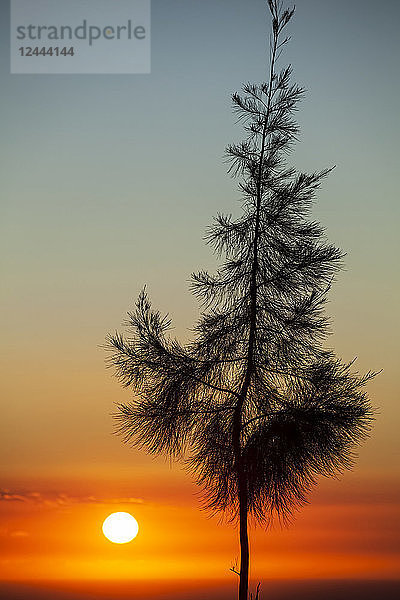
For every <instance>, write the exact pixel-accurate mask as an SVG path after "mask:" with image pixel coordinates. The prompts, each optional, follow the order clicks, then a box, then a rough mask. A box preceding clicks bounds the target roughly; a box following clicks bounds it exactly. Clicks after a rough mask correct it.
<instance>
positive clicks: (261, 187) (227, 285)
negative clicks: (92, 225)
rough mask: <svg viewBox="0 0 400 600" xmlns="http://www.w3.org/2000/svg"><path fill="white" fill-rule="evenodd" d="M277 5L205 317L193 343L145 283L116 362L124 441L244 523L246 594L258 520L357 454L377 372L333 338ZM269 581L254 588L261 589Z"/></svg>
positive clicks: (243, 598) (196, 286) (311, 182)
mask: <svg viewBox="0 0 400 600" xmlns="http://www.w3.org/2000/svg"><path fill="white" fill-rule="evenodd" d="M268 5H269V9H270V11H271V14H272V33H271V38H270V70H269V78H268V82H267V83H262V84H260V85H253V84H246V85H245V86H244V88H243V94H242V95H239V94H234V95H233V105H234V110H235V112H236V114H237V115H238V118H239V120H240V121H241V122H242V123H243V124H244V129H245V134H246V137H245V140H244V141H243V142H241V143H239V144H234V145H231V146H229V147H228V148H227V155H228V157H229V159H230V163H231V167H230V172H231V173H232V174H233V176H235V177H237V178H238V179H239V189H240V192H241V195H242V198H243V202H242V208H243V211H242V215H241V217H240V218H238V219H234V218H232V216H226V215H221V214H219V215H218V216H217V217H216V219H215V222H214V224H213V226H212V227H211V228H210V230H209V231H208V235H207V240H208V242H209V243H210V244H211V245H212V246H213V248H214V249H215V251H216V253H217V254H218V256H220V257H222V256H224V262H222V265H221V267H220V268H219V269H218V271H217V273H216V274H215V275H210V274H208V273H206V272H204V271H201V272H199V273H197V274H194V275H193V276H192V288H193V291H194V293H195V294H196V295H198V297H199V298H200V299H201V301H202V305H203V313H202V315H201V318H200V320H199V322H198V323H197V325H196V327H195V330H194V331H195V334H196V335H195V339H194V341H192V342H191V343H189V344H187V345H186V346H182V345H181V344H179V342H178V341H176V340H175V339H171V338H169V337H168V335H167V330H168V328H169V326H170V321H169V319H168V318H167V317H162V316H161V315H160V313H159V312H157V311H155V310H153V309H152V307H151V305H150V302H149V300H148V297H147V295H146V293H145V291H143V292H142V293H141V295H140V296H139V299H138V301H137V304H136V310H135V312H133V313H128V314H129V319H128V322H127V326H128V328H129V330H130V334H129V337H128V338H124V337H123V336H122V335H120V334H119V333H116V334H115V335H112V336H110V338H109V345H110V346H111V349H112V355H111V363H112V365H113V366H114V367H115V368H116V374H117V376H118V378H119V379H120V381H121V383H122V384H123V385H124V386H127V387H130V388H131V389H132V391H133V393H134V399H133V402H132V403H131V404H126V405H121V406H120V407H119V411H118V414H117V419H118V424H119V432H120V433H121V434H122V435H123V436H124V438H125V440H126V441H127V442H129V443H132V444H134V445H135V446H139V447H143V448H145V449H146V450H147V451H148V452H151V453H154V454H159V453H165V454H168V455H170V456H172V457H175V458H180V459H182V460H183V461H184V462H185V464H186V466H187V467H188V468H189V469H190V470H191V471H192V472H193V473H194V474H195V477H196V481H197V483H198V484H199V485H200V486H202V489H203V490H204V502H205V505H206V507H207V508H209V509H211V510H212V511H214V512H218V511H223V512H224V513H225V514H227V515H228V517H229V518H231V519H232V520H234V521H235V522H237V523H238V526H239V540H240V551H241V557H240V569H238V570H236V569H232V570H233V571H234V572H235V573H237V574H238V575H239V581H240V582H239V600H247V598H248V579H249V541H248V520H249V517H253V518H254V519H255V521H257V522H258V523H261V524H264V525H268V524H269V523H270V521H271V519H272V518H273V517H274V515H276V516H277V517H278V518H279V519H280V520H281V521H283V522H285V521H287V520H288V518H289V517H290V515H291V514H292V512H293V510H294V509H296V508H298V507H300V506H301V505H302V504H304V503H305V502H306V496H307V492H309V490H310V488H311V487H312V486H313V485H314V484H315V482H316V477H317V476H319V475H325V476H330V475H333V474H335V473H337V472H340V471H341V470H343V469H345V468H349V467H350V466H351V464H352V448H353V446H354V445H355V444H356V443H358V442H359V441H360V440H361V439H362V438H363V437H364V436H365V435H366V434H367V432H368V430H369V428H370V423H371V419H372V411H371V409H370V406H369V403H368V400H367V397H366V395H365V393H364V391H363V387H364V385H365V384H366V382H367V381H368V380H369V379H370V378H371V377H373V376H374V374H373V373H371V372H369V373H368V374H366V375H365V376H358V375H357V374H352V372H351V365H352V363H350V364H344V363H342V362H341V361H340V360H339V359H337V358H336V357H335V355H334V354H333V352H332V351H330V350H326V349H324V348H323V346H322V342H323V339H324V337H325V336H326V335H327V333H328V330H327V326H328V323H327V319H326V317H325V316H324V314H323V309H324V305H325V301H326V296H327V292H328V291H329V288H330V285H331V282H332V278H333V276H334V274H335V273H336V272H337V271H338V269H340V267H341V260H342V257H343V254H342V253H341V252H340V251H339V250H338V249H337V248H336V247H335V246H332V245H330V244H329V243H327V241H326V240H325V237H324V233H323V229H322V228H321V226H320V225H319V224H318V223H316V222H315V221H312V220H309V212H310V208H311V205H312V200H313V198H314V195H315V192H316V190H317V189H318V188H319V185H320V183H321V181H322V180H323V179H324V178H325V177H326V175H327V174H328V173H329V170H324V171H321V172H316V173H312V174H305V173H296V171H295V170H294V169H293V168H291V167H288V166H287V164H286V157H287V154H288V151H289V150H290V149H291V147H292V144H293V142H294V141H295V140H296V136H297V133H298V128H297V125H296V123H295V122H294V120H293V113H294V111H295V110H296V106H297V103H298V101H299V100H300V99H301V97H302V96H303V93H304V90H303V89H302V88H300V87H299V86H297V85H295V84H292V83H291V81H290V77H291V68H290V67H287V68H284V69H283V70H281V71H280V72H277V71H276V62H277V59H278V57H279V54H280V52H281V50H282V47H283V46H284V45H285V44H286V43H287V41H288V38H284V39H282V32H283V30H284V28H285V27H286V25H287V23H288V22H289V20H290V19H291V17H292V15H293V13H294V9H293V10H284V9H283V7H282V4H281V2H279V1H278V0H268ZM258 592H259V590H258V589H257V591H256V594H257V595H256V597H258Z"/></svg>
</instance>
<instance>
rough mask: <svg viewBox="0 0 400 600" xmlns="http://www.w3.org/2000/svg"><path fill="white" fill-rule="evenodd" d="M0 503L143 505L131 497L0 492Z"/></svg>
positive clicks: (137, 499)
mask: <svg viewBox="0 0 400 600" xmlns="http://www.w3.org/2000/svg"><path fill="white" fill-rule="evenodd" d="M0 502H24V503H28V504H36V505H41V506H48V507H63V506H71V505H73V504H143V502H144V500H143V499H142V498H135V497H133V496H129V497H122V498H104V497H96V496H71V495H69V494H65V493H63V492H56V493H41V492H32V491H27V492H14V491H11V490H0Z"/></svg>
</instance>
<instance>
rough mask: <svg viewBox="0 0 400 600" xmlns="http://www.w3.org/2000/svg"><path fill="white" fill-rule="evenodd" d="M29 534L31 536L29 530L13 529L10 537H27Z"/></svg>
mask: <svg viewBox="0 0 400 600" xmlns="http://www.w3.org/2000/svg"><path fill="white" fill-rule="evenodd" d="M28 536H29V533H28V532H27V531H22V530H17V531H11V533H10V537H13V538H26V537H28Z"/></svg>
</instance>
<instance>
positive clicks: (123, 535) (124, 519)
mask: <svg viewBox="0 0 400 600" xmlns="http://www.w3.org/2000/svg"><path fill="white" fill-rule="evenodd" d="M102 529H103V533H104V535H105V536H106V538H107V539H108V540H110V542H113V543H114V544H126V543H127V542H131V541H132V540H133V539H134V538H135V537H136V536H137V534H138V531H139V525H138V522H137V521H136V519H135V518H134V517H132V515H130V514H129V513H127V512H115V513H111V515H109V516H108V517H107V519H105V521H104V522H103V527H102Z"/></svg>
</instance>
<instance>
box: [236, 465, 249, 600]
mask: <svg viewBox="0 0 400 600" xmlns="http://www.w3.org/2000/svg"><path fill="white" fill-rule="evenodd" d="M240 479H241V481H240V483H239V486H240V487H239V540H240V579H239V600H247V597H248V590H249V557H250V553H249V536H248V531H247V504H248V502H247V482H246V481H243V476H242V477H241V478H240Z"/></svg>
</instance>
